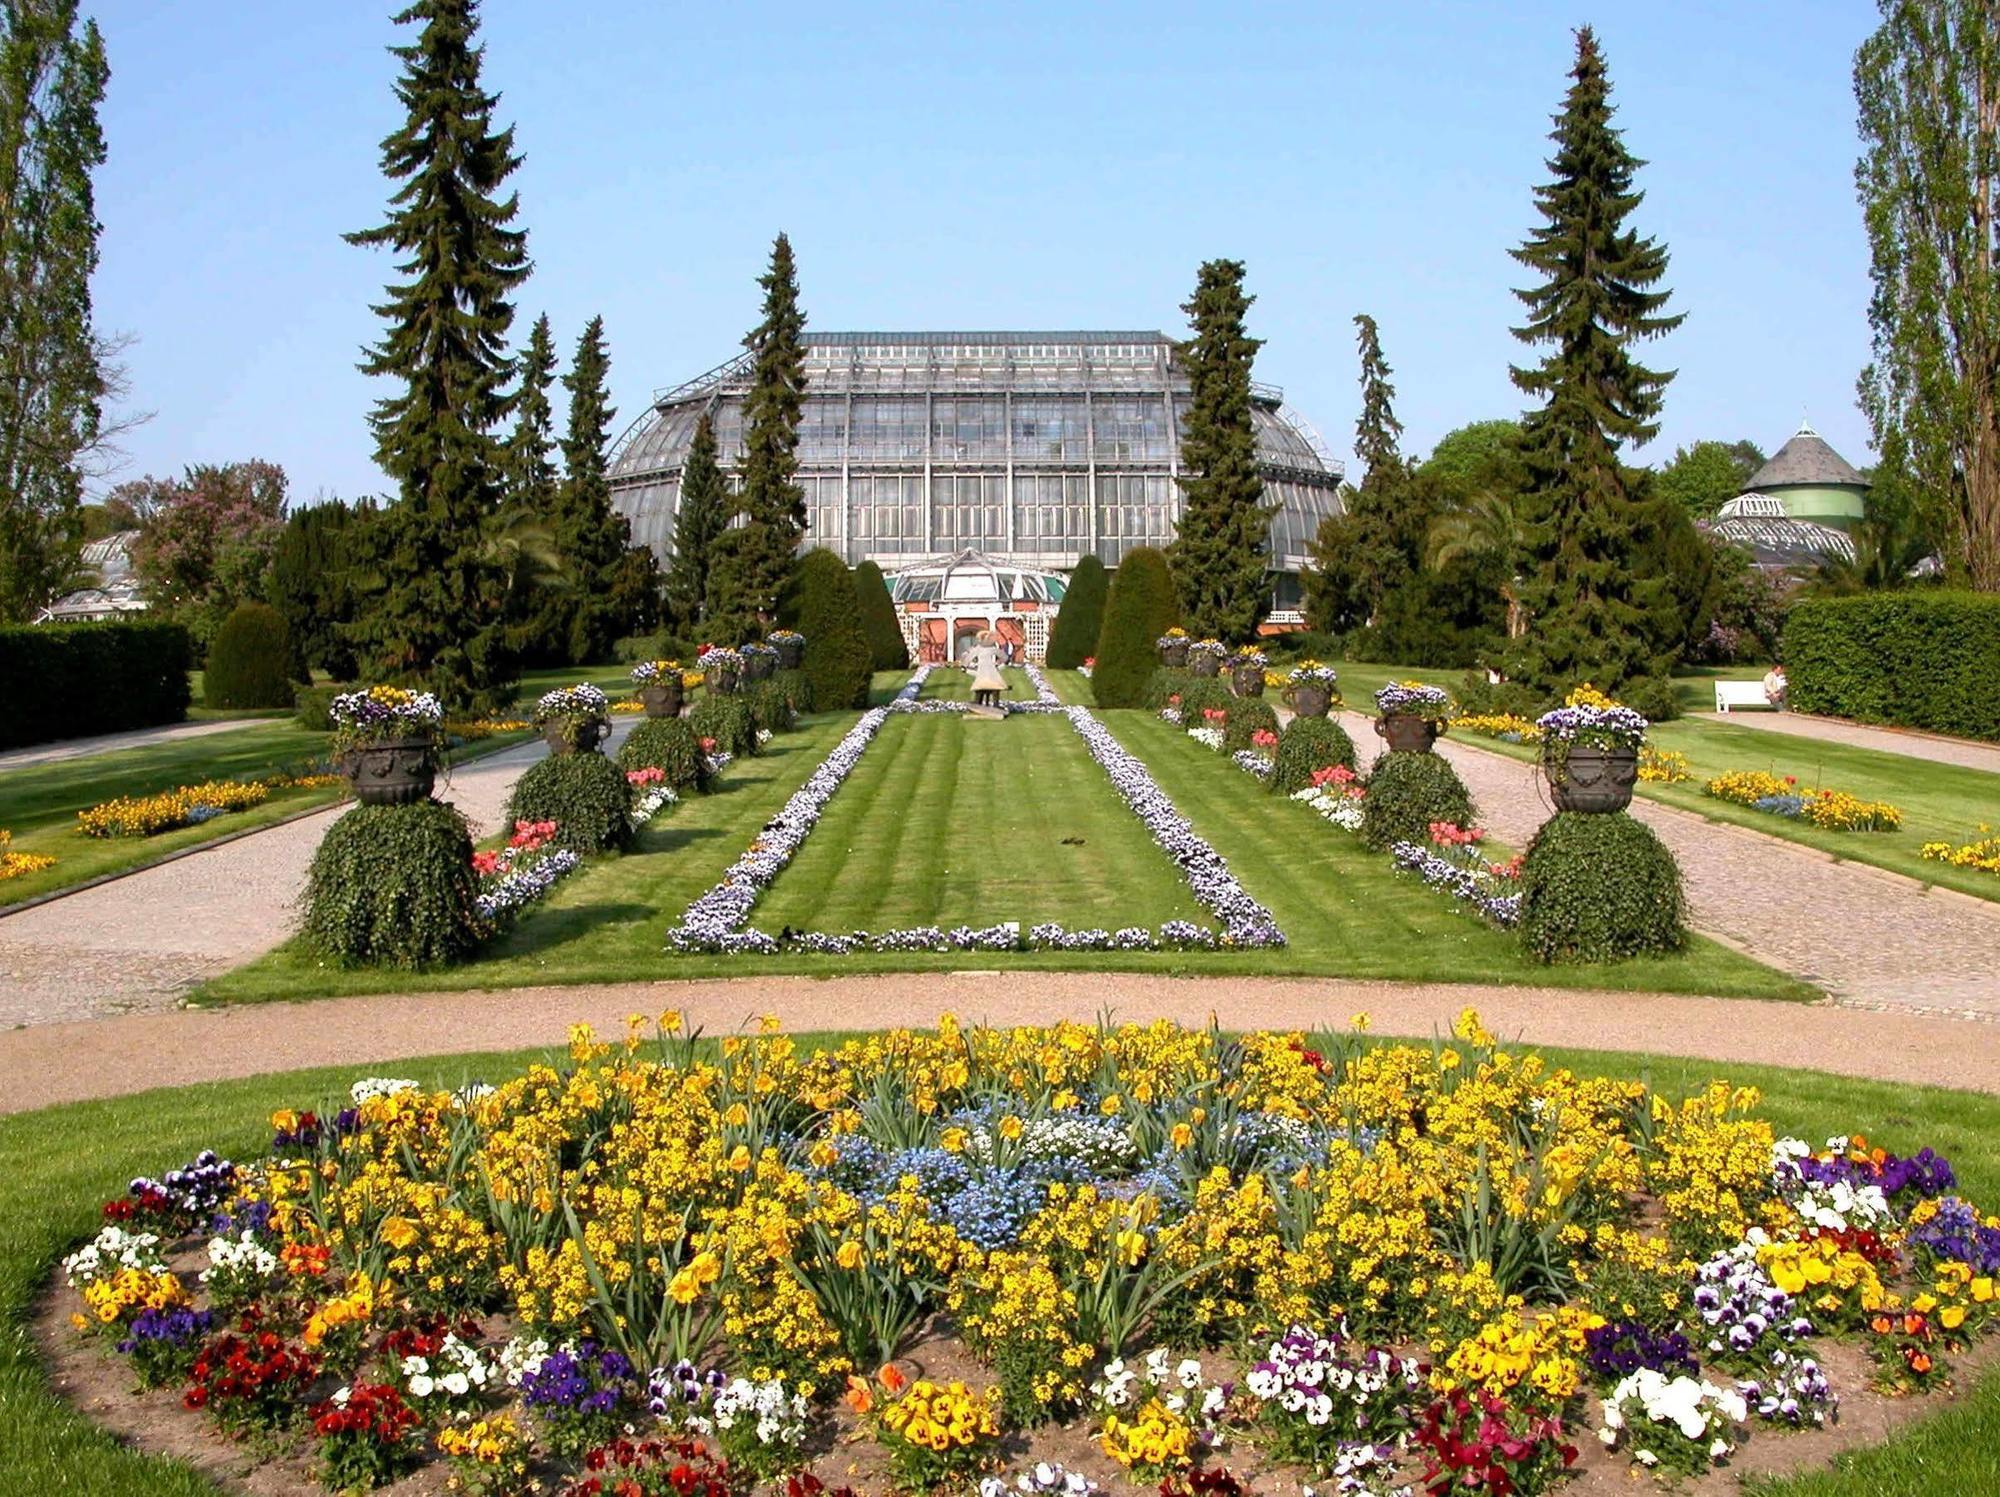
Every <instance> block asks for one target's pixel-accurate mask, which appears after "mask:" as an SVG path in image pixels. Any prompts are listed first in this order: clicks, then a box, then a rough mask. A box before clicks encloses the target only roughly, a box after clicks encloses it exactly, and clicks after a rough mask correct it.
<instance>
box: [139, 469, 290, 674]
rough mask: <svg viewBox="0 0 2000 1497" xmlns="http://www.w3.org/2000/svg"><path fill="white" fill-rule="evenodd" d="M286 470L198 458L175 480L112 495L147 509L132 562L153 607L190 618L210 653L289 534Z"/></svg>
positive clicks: (265, 590)
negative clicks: (226, 621) (219, 632)
mask: <svg viewBox="0 0 2000 1497" xmlns="http://www.w3.org/2000/svg"><path fill="white" fill-rule="evenodd" d="M286 489H287V481H286V478H285V470H284V469H283V468H281V467H279V466H278V465H277V464H276V463H267V462H264V461H263V460H261V459H258V458H252V459H250V460H249V461H247V462H238V463H201V464H196V465H194V466H193V467H190V468H188V469H187V471H186V473H185V474H184V475H183V476H182V477H180V478H177V479H162V478H151V477H148V478H141V479H135V480H134V481H132V482H131V483H124V484H120V485H119V486H118V487H117V489H115V490H113V493H112V497H113V498H114V499H115V500H117V501H118V502H120V503H122V504H124V505H126V506H127V507H129V508H131V509H132V510H134V511H135V512H137V513H139V514H142V515H144V516H145V518H144V520H143V521H142V522H141V524H140V527H139V534H138V536H137V537H136V538H135V539H134V540H133V541H132V545H131V553H132V569H133V571H134V572H135V573H136V574H137V575H138V577H139V580H140V582H141V583H142V584H143V585H144V588H145V593H146V599H147V603H148V606H149V607H150V608H151V609H152V611H154V612H155V613H159V614H162V615H165V616H168V617H171V618H173V619H174V620H175V621H176V622H179V623H183V624H186V625H187V628H188V634H189V635H190V636H191V637H192V638H193V640H194V645H195V653H196V655H197V656H202V655H206V654H207V653H208V647H209V645H210V644H211V643H213V641H214V639H215V634H216V631H217V630H218V629H220V628H221V627H222V621H223V620H224V619H226V618H228V617H229V615H230V613H231V612H232V611H233V610H234V609H235V607H236V605H237V604H239V603H250V602H256V601H260V600H262V599H263V598H265V597H266V596H267V595H268V594H269V591H270V578H271V561H272V557H273V554H274V553H275V551H276V550H277V546H278V541H279V538H280V537H281V536H282V535H283V534H284V533H285V509H286Z"/></svg>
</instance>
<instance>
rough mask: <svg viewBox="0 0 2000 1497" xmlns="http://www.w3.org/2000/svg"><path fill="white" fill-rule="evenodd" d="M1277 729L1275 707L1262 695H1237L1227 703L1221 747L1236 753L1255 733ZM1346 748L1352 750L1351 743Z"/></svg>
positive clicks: (1244, 747)
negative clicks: (1227, 719) (1226, 721)
mask: <svg viewBox="0 0 2000 1497" xmlns="http://www.w3.org/2000/svg"><path fill="white" fill-rule="evenodd" d="M1277 731H1278V710H1277V708H1275V707H1273V706H1272V705H1271V704H1270V703H1269V702H1267V701H1265V700H1264V699H1263V698H1262V697H1238V698H1237V699H1236V700H1235V701H1233V702H1231V703H1230V704H1229V728H1228V730H1227V732H1225V733H1224V735H1223V739H1222V747H1223V748H1224V749H1225V750H1226V751H1227V752H1229V753H1232V754H1234V753H1238V752H1240V751H1241V750H1243V749H1247V748H1251V747H1253V745H1252V744H1251V742H1250V740H1251V738H1252V737H1253V736H1255V735H1256V734H1258V733H1275V732H1277ZM1341 736H1342V737H1345V736H1346V735H1345V734H1342V735H1341ZM1348 750H1349V752H1350V753H1351V752H1352V751H1353V745H1352V744H1349V745H1348Z"/></svg>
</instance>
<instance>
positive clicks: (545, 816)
mask: <svg viewBox="0 0 2000 1497" xmlns="http://www.w3.org/2000/svg"><path fill="white" fill-rule="evenodd" d="M518 821H553V822H554V823H555V824H556V841H558V842H559V843H561V844H562V845H563V846H564V847H570V848H574V849H576V851H578V852H581V853H592V852H604V851H607V850H609V851H622V850H624V849H625V848H626V847H628V846H630V845H631V842H632V787H631V785H630V784H629V783H628V782H627V781H626V779H625V771H624V770H622V769H620V768H619V767H618V766H617V765H616V764H614V763H612V762H611V761H610V760H609V759H607V758H605V757H604V755H602V754H550V755H549V756H548V757H547V758H546V759H540V760H537V761H536V762H535V763H533V764H531V765H529V766H528V769H527V772H526V773H525V774H523V775H522V776H521V778H520V779H519V780H517V781H515V783H514V796H513V799H511V800H510V801H508V803H507V822H508V825H510V826H511V825H513V824H514V823H515V822H518Z"/></svg>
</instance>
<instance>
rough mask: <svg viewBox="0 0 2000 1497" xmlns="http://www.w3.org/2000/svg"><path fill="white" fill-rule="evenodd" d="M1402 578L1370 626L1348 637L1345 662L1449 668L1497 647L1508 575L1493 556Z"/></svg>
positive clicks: (1472, 661)
mask: <svg viewBox="0 0 2000 1497" xmlns="http://www.w3.org/2000/svg"><path fill="white" fill-rule="evenodd" d="M1402 575H1403V582H1402V584H1401V586H1399V587H1398V588H1397V589H1396V590H1395V591H1394V592H1391V593H1390V594H1388V595H1387V596H1386V597H1385V598H1383V600H1382V606H1381V610H1380V612H1378V613H1377V614H1376V616H1375V621H1374V622H1373V623H1372V624H1368V625H1366V626H1364V627H1361V628H1357V629H1354V630H1353V631H1351V632H1350V633H1349V634H1348V636H1347V638H1346V640H1345V642H1344V644H1343V646H1342V653H1343V654H1345V655H1346V657H1347V658H1348V659H1350V660H1377V661H1385V662H1393V663H1396V664H1399V665H1417V666H1426V667H1430V668H1433V669H1436V668H1455V667H1463V666H1468V665H1472V664H1475V663H1476V662H1478V661H1481V660H1484V659H1486V658H1487V657H1488V655H1490V654H1491V653H1492V652H1493V650H1494V649H1495V648H1496V647H1497V646H1498V645H1499V643H1500V640H1501V626H1502V623H1503V621H1504V618H1505V612H1506V606H1505V593H1504V588H1505V586H1506V579H1507V577H1508V575H1509V574H1508V573H1507V572H1506V571H1505V563H1504V562H1503V560H1502V558H1501V557H1500V556H1499V555H1498V554H1497V553H1495V552H1492V551H1479V552H1474V553H1470V554H1467V555H1463V556H1459V557H1457V558H1455V559H1453V560H1451V561H1448V562H1446V563H1444V564H1443V565H1441V566H1437V567H1434V568H1432V569H1431V570H1429V571H1423V572H1417V571H1409V572H1405V573H1403V574H1402Z"/></svg>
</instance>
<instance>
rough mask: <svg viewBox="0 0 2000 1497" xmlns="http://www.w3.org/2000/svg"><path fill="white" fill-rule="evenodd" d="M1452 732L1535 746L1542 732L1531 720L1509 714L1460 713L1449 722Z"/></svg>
mask: <svg viewBox="0 0 2000 1497" xmlns="http://www.w3.org/2000/svg"><path fill="white" fill-rule="evenodd" d="M1451 726H1452V729H1453V731H1455V732H1457V731H1462V732H1466V733H1476V734H1478V735H1479V736H1480V737H1481V738H1496V739H1498V740H1499V741H1500V742H1502V743H1528V744H1535V743H1540V742H1541V741H1542V730H1541V729H1540V728H1539V727H1537V726H1536V725H1535V723H1534V722H1533V720H1531V719H1529V718H1525V717H1516V716H1515V715H1514V714H1513V713H1511V712H1461V713H1460V714H1459V715H1458V716H1456V717H1454V718H1453V719H1452V720H1451Z"/></svg>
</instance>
